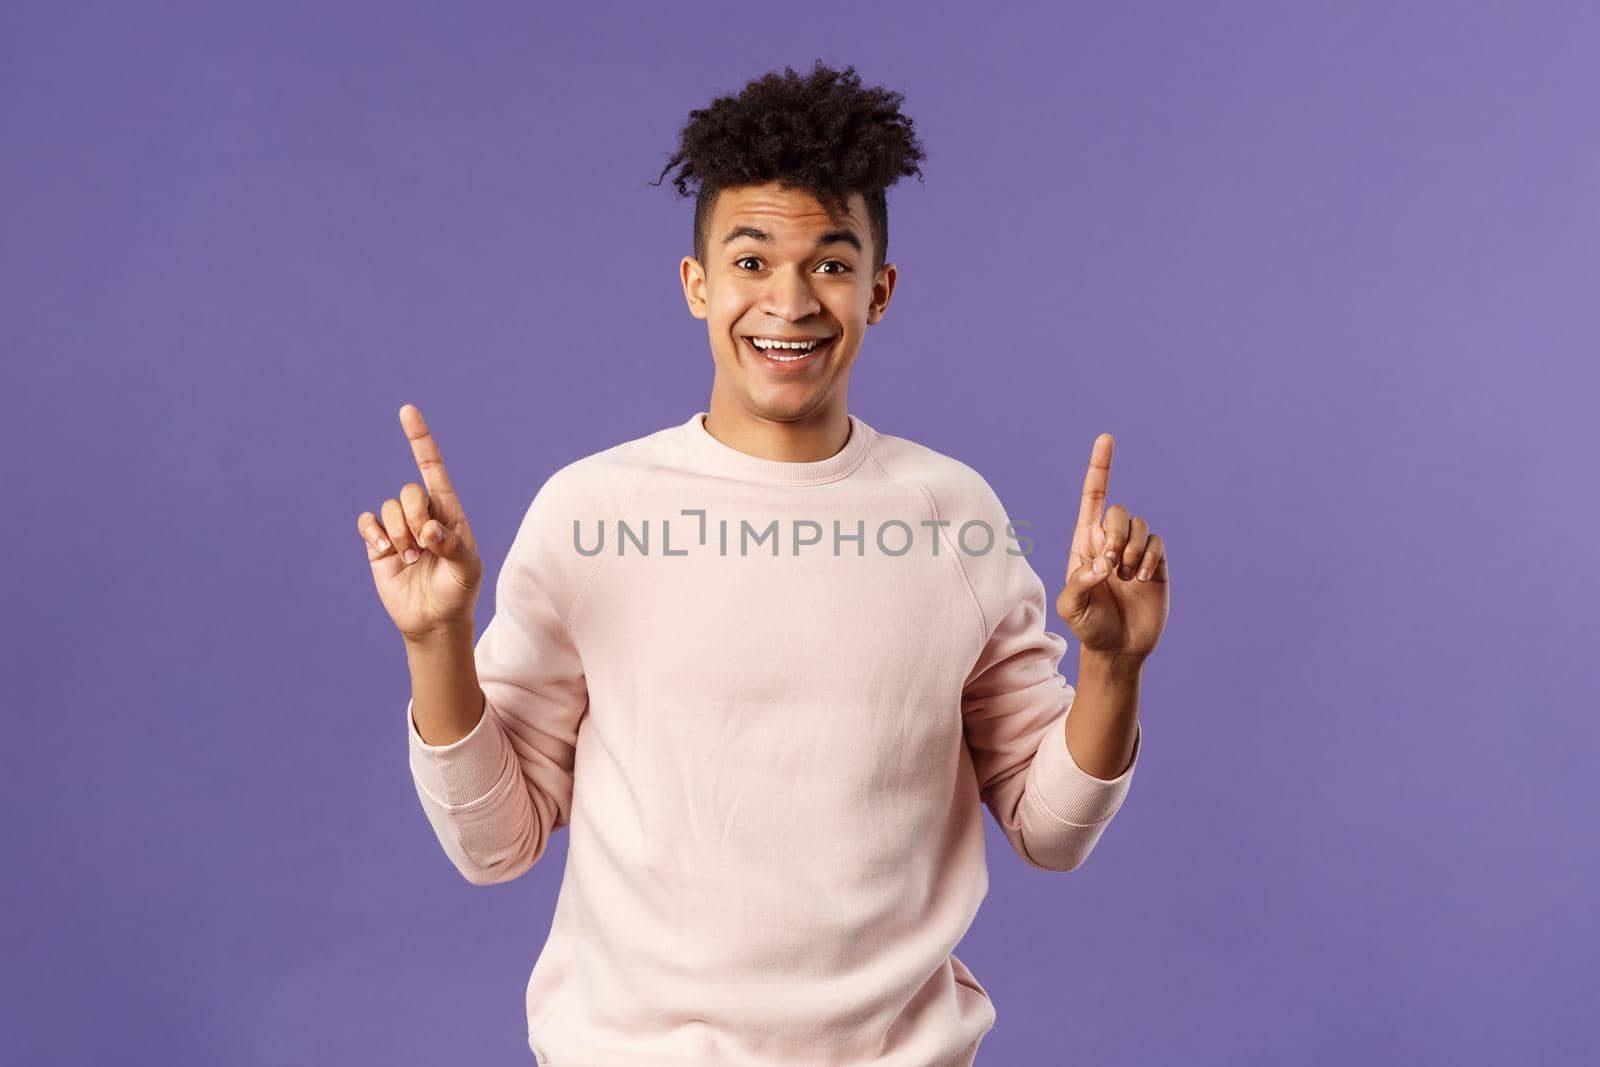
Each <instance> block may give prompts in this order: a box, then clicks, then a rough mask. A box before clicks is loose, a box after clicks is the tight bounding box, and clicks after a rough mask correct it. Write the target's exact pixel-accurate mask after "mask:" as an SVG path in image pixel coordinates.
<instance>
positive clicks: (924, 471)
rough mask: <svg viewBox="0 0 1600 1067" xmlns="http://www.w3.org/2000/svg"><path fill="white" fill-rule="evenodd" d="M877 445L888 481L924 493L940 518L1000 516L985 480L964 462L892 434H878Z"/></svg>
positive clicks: (996, 499) (1001, 509)
mask: <svg viewBox="0 0 1600 1067" xmlns="http://www.w3.org/2000/svg"><path fill="white" fill-rule="evenodd" d="M877 443H878V448H877V450H876V453H875V454H876V456H877V459H878V462H879V464H880V465H881V466H882V467H883V469H884V471H885V472H886V473H887V474H888V475H889V477H890V478H892V479H894V480H895V481H901V482H906V483H908V484H917V485H920V486H922V487H923V488H924V489H926V490H927V491H928V494H929V495H930V496H931V497H932V498H933V503H934V506H935V507H936V508H937V509H938V511H939V515H940V517H941V518H952V517H955V516H961V518H962V519H966V518H983V519H985V520H992V519H994V518H995V517H996V516H997V515H1003V512H1004V509H1003V508H1002V507H1001V505H1000V500H999V497H998V496H997V495H996V494H995V491H994V489H993V487H992V486H990V484H989V482H988V479H986V478H984V476H983V475H982V474H981V473H979V471H978V470H977V468H975V467H973V466H972V465H971V464H970V463H967V462H966V461H965V460H963V459H961V458H959V457H958V456H956V455H952V454H950V453H946V452H941V451H940V450H938V449H936V448H932V447H930V446H928V445H925V444H922V443H921V442H918V441H913V440H911V439H910V438H908V437H898V436H895V435H894V434H886V433H881V432H880V433H878V442H877ZM958 521H959V520H958ZM1001 522H1002V524H1003V523H1004V519H1003V518H1002V519H1001Z"/></svg>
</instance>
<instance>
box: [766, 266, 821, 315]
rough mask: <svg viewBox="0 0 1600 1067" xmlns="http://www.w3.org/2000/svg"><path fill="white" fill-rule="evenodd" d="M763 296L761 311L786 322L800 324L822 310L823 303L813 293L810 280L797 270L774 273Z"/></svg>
mask: <svg viewBox="0 0 1600 1067" xmlns="http://www.w3.org/2000/svg"><path fill="white" fill-rule="evenodd" d="M763 296H764V299H763V300H762V304H761V309H762V310H763V311H765V312H766V313H767V314H769V315H772V316H773V317H775V318H780V319H783V320H785V321H786V322H799V321H800V320H801V319H804V318H808V317H810V316H812V315H815V314H816V313H817V312H819V311H821V310H822V302H821V301H820V300H818V299H817V294H816V293H814V292H812V290H811V284H810V280H809V279H807V278H806V277H805V276H804V275H803V274H801V273H800V271H799V270H796V269H787V270H776V271H773V272H772V280H771V282H770V283H769V284H768V286H767V291H766V293H765V294H763Z"/></svg>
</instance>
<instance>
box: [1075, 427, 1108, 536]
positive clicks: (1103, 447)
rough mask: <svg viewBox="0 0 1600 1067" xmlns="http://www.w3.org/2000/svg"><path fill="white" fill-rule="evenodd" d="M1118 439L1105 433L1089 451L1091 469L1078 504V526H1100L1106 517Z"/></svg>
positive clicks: (1085, 527)
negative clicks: (1112, 454) (1113, 452)
mask: <svg viewBox="0 0 1600 1067" xmlns="http://www.w3.org/2000/svg"><path fill="white" fill-rule="evenodd" d="M1115 444H1116V439H1115V438H1113V437H1112V436H1111V435H1110V434H1108V433H1103V434H1101V435H1100V436H1098V437H1096V438H1095V439H1094V447H1093V448H1092V449H1091V450H1090V452H1089V470H1088V472H1087V473H1085V474H1084V476H1083V500H1082V501H1081V502H1079V504H1078V528H1079V529H1081V530H1087V529H1088V528H1090V527H1093V526H1098V525H1099V524H1100V520H1101V519H1102V518H1103V517H1104V514H1105V506H1106V489H1107V487H1108V486H1109V485H1110V483H1111V451H1112V448H1113V446H1114V445H1115Z"/></svg>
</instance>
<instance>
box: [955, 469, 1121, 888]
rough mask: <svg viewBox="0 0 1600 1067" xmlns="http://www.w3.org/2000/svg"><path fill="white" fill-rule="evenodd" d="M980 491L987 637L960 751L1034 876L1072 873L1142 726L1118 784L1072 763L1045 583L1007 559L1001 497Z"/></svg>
mask: <svg viewBox="0 0 1600 1067" xmlns="http://www.w3.org/2000/svg"><path fill="white" fill-rule="evenodd" d="M979 494H980V496H981V497H982V498H983V499H982V500H981V502H980V505H979V507H980V512H981V513H982V517H983V518H984V519H985V520H986V521H989V522H990V523H991V525H993V527H994V529H995V534H996V540H995V545H994V548H993V549H991V551H990V552H989V553H987V554H984V555H981V556H968V557H964V558H965V559H966V560H967V569H968V571H969V575H970V579H971V581H972V584H973V587H974V592H975V594H976V595H977V598H978V602H979V604H980V605H982V614H983V619H984V629H985V632H986V634H987V635H988V636H987V641H986V643H985V645H984V647H983V651H982V653H981V654H980V655H979V657H978V661H977V663H976V664H975V665H974V667H973V669H972V671H971V672H970V673H969V675H968V677H967V680H966V682H965V684H964V686H963V688H962V694H961V714H962V722H963V724H964V730H965V734H966V739H967V746H968V748H969V750H970V751H971V753H972V760H973V765H974V767H975V769H976V771H977V777H978V788H979V791H980V796H982V798H983V802H984V803H985V804H986V805H987V806H988V808H989V810H990V811H991V812H992V813H993V815H994V817H995V820H996V821H997V822H998V823H999V824H1000V828H1001V829H1002V830H1003V831H1004V832H1005V835H1006V839H1007V840H1009V841H1010V842H1011V847H1012V848H1013V849H1014V850H1015V851H1016V853H1017V855H1019V856H1021V857H1022V859H1023V860H1024V861H1026V862H1027V863H1028V864H1029V865H1030V866H1032V867H1035V868H1038V869H1040V870H1045V871H1070V870H1073V869H1075V868H1077V867H1078V866H1080V865H1081V864H1082V863H1083V862H1084V860H1086V859H1088V858H1089V853H1090V852H1092V851H1093V850H1094V846H1095V844H1096V842H1098V841H1099V840H1100V835H1101V834H1102V833H1104V832H1105V828H1106V826H1107V825H1109V824H1110V822H1111V819H1112V817H1113V816H1114V815H1116V813H1117V810H1118V809H1119V808H1120V807H1121V806H1122V802H1123V799H1124V798H1125V797H1126V796H1127V794H1128V787H1129V785H1130V783H1131V782H1132V780H1133V771H1134V767H1135V766H1136V765H1137V764H1138V762H1139V747H1140V738H1141V735H1142V733H1143V729H1144V726H1143V723H1142V722H1141V723H1140V724H1139V726H1138V727H1137V728H1136V730H1137V732H1136V733H1135V735H1134V746H1133V755H1132V758H1131V759H1130V760H1129V761H1128V766H1127V767H1126V768H1125V769H1124V770H1123V772H1122V773H1121V774H1120V775H1118V776H1117V777H1116V778H1112V779H1104V778H1097V777H1095V776H1094V775H1091V774H1089V773H1088V772H1087V771H1085V770H1083V769H1082V768H1080V767H1079V766H1078V765H1077V764H1076V763H1075V762H1073V759H1072V754H1071V752H1070V751H1069V750H1068V748H1067V738H1066V719H1067V715H1068V714H1070V712H1071V707H1072V702H1073V697H1074V695H1075V692H1076V691H1075V690H1074V688H1073V687H1072V686H1071V685H1069V684H1068V683H1067V680H1066V679H1065V678H1064V677H1062V675H1061V674H1060V672H1059V670H1058V667H1059V665H1060V663H1061V657H1062V655H1063V654H1064V653H1065V652H1066V648H1067V641H1066V638H1064V637H1062V636H1061V635H1059V634H1056V633H1052V632H1050V631H1049V630H1046V629H1045V622H1046V614H1045V611H1046V607H1045V606H1046V603H1047V601H1046V598H1045V589H1044V583H1043V581H1041V580H1040V578H1039V575H1038V574H1037V573H1036V572H1035V571H1034V569H1033V567H1032V566H1030V565H1029V563H1028V559H1029V557H1028V556H1024V555H1013V554H1010V553H1019V552H1021V551H1022V549H1021V548H1020V547H1018V545H1017V544H1016V543H1015V542H1014V541H1013V540H1012V539H1011V538H1010V537H1009V536H1008V535H1007V533H1006V524H1007V522H1008V521H1009V520H1008V519H1007V518H1006V517H1005V512H1004V510H1003V509H1002V508H1001V506H1000V503H999V500H998V498H996V497H995V495H994V492H993V490H992V489H989V488H988V485H987V483H983V485H982V486H981V487H980V488H979ZM1008 550H1009V552H1008ZM1062 569H1063V571H1065V563H1064V562H1063V568H1062Z"/></svg>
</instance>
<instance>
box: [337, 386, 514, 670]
mask: <svg viewBox="0 0 1600 1067" xmlns="http://www.w3.org/2000/svg"><path fill="white" fill-rule="evenodd" d="M400 425H401V427H402V428H403V429H404V430H405V433H406V437H407V438H409V439H410V441H411V452H412V455H414V456H415V457H416V460H417V467H418V469H420V470H421V471H422V480H423V481H424V482H426V483H427V490H426V491H424V490H423V488H422V486H420V485H418V484H417V483H416V482H407V483H406V484H405V485H404V486H402V487H401V489H400V498H399V499H398V500H396V499H395V498H393V497H390V498H389V499H388V500H385V501H384V502H383V505H382V507H380V508H379V511H380V512H381V514H382V515H383V522H382V525H380V524H379V522H378V520H377V519H376V518H375V517H374V516H373V514H372V512H370V511H363V512H362V513H361V517H360V518H358V519H357V520H356V528H357V529H358V530H360V531H361V536H362V538H364V539H365V540H366V542H367V559H368V560H370V561H371V563H372V580H373V583H374V584H375V585H376V586H377V587H378V598H379V599H380V600H382V601H383V606H384V608H385V609H387V610H388V612H389V617H390V618H391V619H393V620H394V624H395V626H396V627H397V628H399V630H400V633H401V635H402V636H404V637H405V638H406V639H407V640H424V639H426V638H429V637H433V636H436V635H439V634H442V633H447V632H449V631H451V630H453V629H461V628H465V629H466V631H467V633H468V634H471V632H472V628H473V616H472V610H473V608H474V607H475V606H476V604H477V602H478V588H479V586H480V585H481V584H482V581H483V562H482V561H481V560H480V559H479V558H478V546H477V542H475V541H474V540H473V539H472V528H471V527H470V526H468V525H467V516H466V514H465V513H464V512H463V511H462V510H461V500H460V498H459V497H457V496H456V492H455V489H453V488H452V487H451V485H450V476H449V475H448V474H446V473H445V469H444V460H443V459H442V458H441V457H440V455H439V446H438V445H437V444H435V443H434V440H433V435H432V434H430V433H429V432H428V424H427V423H426V422H424V421H423V420H422V412H421V411H419V410H417V407H416V405H415V404H406V405H404V406H403V407H401V409H400ZM435 535H439V540H434V537H435ZM411 553H415V556H413V557H411V558H412V562H407V557H408V555H409V554H411Z"/></svg>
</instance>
